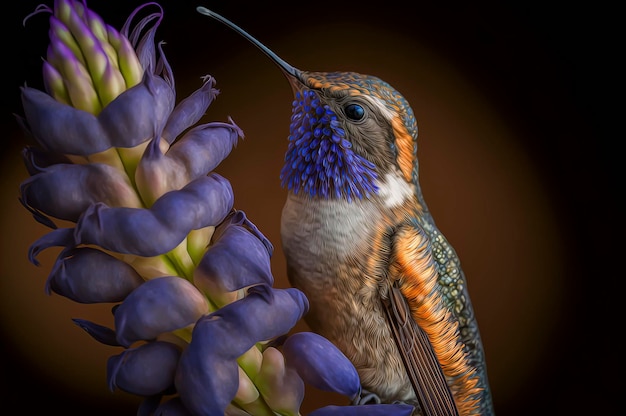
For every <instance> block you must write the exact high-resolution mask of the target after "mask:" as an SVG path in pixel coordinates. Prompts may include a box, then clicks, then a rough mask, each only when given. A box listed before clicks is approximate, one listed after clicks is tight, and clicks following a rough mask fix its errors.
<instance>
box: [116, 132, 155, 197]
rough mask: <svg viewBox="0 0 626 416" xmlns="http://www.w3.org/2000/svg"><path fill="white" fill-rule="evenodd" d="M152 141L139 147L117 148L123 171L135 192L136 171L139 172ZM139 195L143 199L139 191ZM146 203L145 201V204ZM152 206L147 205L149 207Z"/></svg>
mask: <svg viewBox="0 0 626 416" xmlns="http://www.w3.org/2000/svg"><path fill="white" fill-rule="evenodd" d="M149 143H150V141H146V142H145V143H141V144H140V145H138V146H135V147H130V148H125V147H116V148H115V150H116V151H117V155H118V157H119V159H120V162H121V166H122V170H123V171H124V172H126V174H127V175H128V178H129V179H130V183H131V184H132V185H133V187H134V188H135V190H137V182H136V180H135V171H136V170H137V166H138V165H139V161H140V160H141V157H142V156H143V153H144V151H145V150H146V147H148V144H149ZM137 195H139V197H140V198H141V193H140V192H139V191H138V190H137ZM153 202H154V201H153ZM145 203H146V201H144V204H145ZM149 205H151V204H146V206H149Z"/></svg>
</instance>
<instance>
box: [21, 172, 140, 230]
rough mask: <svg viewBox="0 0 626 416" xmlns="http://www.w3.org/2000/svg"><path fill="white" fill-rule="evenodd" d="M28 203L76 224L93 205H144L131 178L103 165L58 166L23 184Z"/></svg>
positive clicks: (23, 196) (25, 198)
mask: <svg viewBox="0 0 626 416" xmlns="http://www.w3.org/2000/svg"><path fill="white" fill-rule="evenodd" d="M20 192H21V194H22V200H23V202H24V204H26V205H28V206H29V207H30V208H33V209H34V210H36V211H41V212H43V213H45V214H47V215H50V216H52V217H55V218H59V219H63V220H68V221H74V222H76V221H77V220H78V217H79V216H80V215H81V214H82V213H83V211H85V210H86V209H87V208H88V207H89V205H91V204H93V203H96V202H103V203H105V204H107V205H109V206H140V203H141V202H140V201H139V198H138V197H137V193H136V192H135V191H134V189H133V187H132V185H131V183H130V181H129V180H128V176H126V174H123V173H122V172H120V171H119V170H118V169H116V168H114V167H112V166H109V165H105V164H101V163H92V164H87V165H73V164H56V165H52V166H49V167H47V168H43V169H41V173H38V174H36V175H34V176H31V177H30V178H28V179H26V180H25V181H23V182H22V184H21V185H20Z"/></svg>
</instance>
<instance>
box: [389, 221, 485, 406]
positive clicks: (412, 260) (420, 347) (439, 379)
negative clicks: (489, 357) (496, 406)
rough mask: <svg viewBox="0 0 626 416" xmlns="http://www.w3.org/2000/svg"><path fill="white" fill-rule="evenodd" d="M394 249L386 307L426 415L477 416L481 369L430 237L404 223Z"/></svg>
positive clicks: (398, 229)
mask: <svg viewBox="0 0 626 416" xmlns="http://www.w3.org/2000/svg"><path fill="white" fill-rule="evenodd" d="M392 247H393V248H392V253H391V254H392V259H391V260H392V262H391V265H390V276H389V277H390V282H391V283H390V292H389V293H390V294H389V299H388V300H386V301H385V302H384V303H387V304H388V306H389V307H388V308H387V309H388V310H389V318H390V323H391V326H392V331H393V332H394V334H397V337H398V338H397V340H398V347H399V349H400V353H401V355H402V356H403V359H404V360H405V366H406V368H407V373H408V375H409V377H410V378H411V379H412V383H413V385H414V388H415V389H416V394H417V396H418V399H419V400H420V405H421V406H422V408H423V411H424V414H425V415H431V414H432V415H461V416H465V415H471V414H475V412H476V410H477V407H478V400H477V399H475V397H476V393H477V392H478V390H477V387H476V384H477V381H478V379H477V377H476V374H475V373H476V370H475V369H474V368H473V367H472V366H471V365H470V364H469V362H468V356H467V354H466V352H465V348H464V344H463V342H462V341H461V338H460V334H459V329H458V327H459V326H458V322H457V321H456V320H455V318H454V315H453V314H452V313H451V312H450V310H448V308H447V307H446V305H445V303H444V298H443V296H442V295H441V290H440V289H441V288H440V287H439V285H438V283H437V279H438V277H439V276H438V272H437V267H436V265H435V262H434V260H433V257H432V251H431V247H430V244H429V240H428V236H427V234H426V232H425V231H424V230H423V229H421V228H420V227H419V226H418V225H417V224H415V223H411V224H404V225H402V226H400V227H398V228H397V229H396V231H395V233H394V235H393V236H392ZM409 317H410V318H412V319H409ZM418 390H421V391H418ZM420 396H424V397H422V398H420ZM422 401H424V404H422ZM450 401H452V403H450ZM424 407H426V408H424ZM429 408H432V409H431V410H432V412H434V413H429ZM437 409H442V410H437Z"/></svg>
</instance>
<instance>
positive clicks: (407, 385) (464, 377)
mask: <svg viewBox="0 0 626 416" xmlns="http://www.w3.org/2000/svg"><path fill="white" fill-rule="evenodd" d="M197 10H198V12H200V13H202V14H205V15H208V16H210V17H212V18H214V19H216V20H218V21H220V22H221V23H223V24H225V25H226V26H227V27H229V28H230V29H232V30H234V31H235V32H237V33H239V34H240V35H241V36H243V37H244V38H246V39H247V40H248V41H250V42H251V43H252V44H254V45H255V46H256V47H258V48H259V49H260V50H261V51H262V52H263V53H265V54H266V55H267V56H268V57H269V58H270V59H271V60H272V61H273V62H274V63H275V64H277V65H278V67H279V68H280V69H281V70H282V72H283V73H284V74H285V76H286V77H287V80H288V81H289V83H290V85H291V87H292V90H293V93H294V100H293V103H292V104H293V105H292V115H291V123H290V128H289V137H288V147H287V151H286V153H285V160H284V166H283V167H282V170H281V172H280V179H281V184H282V186H284V187H286V188H287V190H288V193H287V198H286V201H285V204H284V207H283V210H282V215H281V242H282V247H283V252H284V254H285V258H286V263H287V277H288V280H289V282H290V284H291V285H292V286H294V287H296V288H298V289H300V290H301V291H303V292H304V293H305V295H306V296H307V297H308V299H309V303H310V310H309V312H308V313H307V315H305V317H304V320H305V322H306V323H307V325H308V326H309V327H310V328H311V330H313V331H314V332H317V333H319V334H320V335H322V336H324V337H326V338H327V339H328V340H330V341H331V342H332V343H334V344H335V345H336V346H337V347H338V348H339V349H340V350H341V351H342V352H343V353H344V354H345V355H346V356H347V357H348V358H349V359H350V360H351V362H352V363H353V364H354V366H355V368H356V369H357V371H358V373H359V376H360V379H361V384H362V392H361V394H360V395H359V397H357V398H355V399H354V402H353V403H354V404H367V403H408V404H412V405H414V406H415V409H416V411H415V414H417V415H423V416H434V415H437V416H447V415H460V416H465V415H483V416H489V415H493V414H494V410H493V404H492V398H491V391H490V386H489V381H488V377H487V369H486V363H485V354H484V349H483V346H482V341H481V337H480V332H479V328H478V325H477V322H476V318H475V315H474V311H473V307H472V303H471V300H470V296H469V292H468V288H467V281H466V278H465V275H464V273H463V270H462V269H461V265H460V262H459V258H458V256H457V253H456V252H455V250H454V248H453V247H452V246H451V245H450V243H449V242H448V241H447V239H446V238H445V237H444V235H443V234H442V233H441V232H440V231H439V229H438V228H437V226H436V225H435V222H434V220H433V217H432V215H431V213H430V211H429V210H428V208H427V205H426V203H425V201H424V197H423V195H422V191H421V188H420V183H419V172H418V165H419V164H418V159H417V132H418V128H417V122H416V118H415V116H414V114H413V110H412V109H411V107H410V105H409V103H408V102H407V100H406V99H405V98H404V97H403V96H402V95H401V94H400V93H399V92H398V91H396V90H395V89H394V88H393V87H392V86H391V85H390V84H388V83H387V82H385V81H383V80H381V79H379V78H378V77H375V76H371V75H364V74H360V73H356V72H313V71H303V70H300V69H297V68H296V67H293V66H292V65H290V64H288V63H287V62H286V61H284V60H283V59H282V58H280V57H279V56H278V55H276V54H275V53H274V52H273V51H271V50H270V49H269V48H267V47H266V46H265V45H263V44H262V43H261V42H259V41H258V40H257V39H256V38H254V37H253V36H251V35H250V34H249V33H247V32H246V31H244V30H243V29H242V28H240V27H239V26H237V25H236V24H234V23H233V22H231V21H230V20H228V19H226V18H224V17H223V16H221V15H219V14H217V13H215V12H213V11H211V10H208V9H206V8H204V7H198V9H197Z"/></svg>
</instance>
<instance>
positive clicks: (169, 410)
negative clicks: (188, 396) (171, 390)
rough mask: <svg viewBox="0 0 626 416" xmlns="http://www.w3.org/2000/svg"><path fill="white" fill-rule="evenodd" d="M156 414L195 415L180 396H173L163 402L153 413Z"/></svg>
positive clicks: (163, 415) (170, 415)
mask: <svg viewBox="0 0 626 416" xmlns="http://www.w3.org/2000/svg"><path fill="white" fill-rule="evenodd" d="M153 415H154V416H193V415H192V414H191V413H190V412H189V410H187V408H186V407H185V405H184V404H183V401H182V400H181V399H180V397H174V398H171V399H169V400H167V401H165V402H163V403H161V404H160V405H159V406H158V407H157V408H156V410H155V411H154V413H153Z"/></svg>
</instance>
